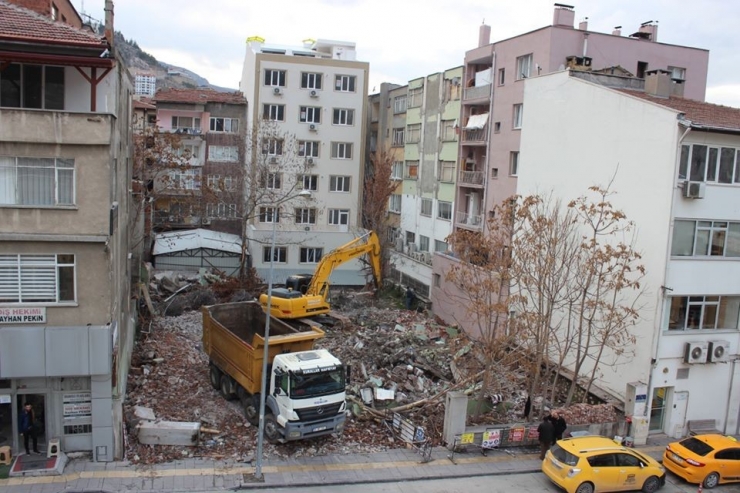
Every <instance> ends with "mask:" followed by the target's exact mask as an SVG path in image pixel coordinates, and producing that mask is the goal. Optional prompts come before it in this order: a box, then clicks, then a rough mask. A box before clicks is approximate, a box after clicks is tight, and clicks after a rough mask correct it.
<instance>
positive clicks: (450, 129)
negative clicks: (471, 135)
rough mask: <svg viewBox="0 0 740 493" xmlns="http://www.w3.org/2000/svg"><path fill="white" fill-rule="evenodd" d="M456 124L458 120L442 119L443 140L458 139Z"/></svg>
mask: <svg viewBox="0 0 740 493" xmlns="http://www.w3.org/2000/svg"><path fill="white" fill-rule="evenodd" d="M456 126H457V120H442V140H444V141H448V142H449V141H454V140H457V132H456V131H455V127H456Z"/></svg>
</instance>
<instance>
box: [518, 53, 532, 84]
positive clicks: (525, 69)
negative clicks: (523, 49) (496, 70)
mask: <svg viewBox="0 0 740 493" xmlns="http://www.w3.org/2000/svg"><path fill="white" fill-rule="evenodd" d="M531 73H532V54H531V53H530V54H529V55H524V56H520V57H518V58H517V59H516V80H521V79H526V78H527V77H530V75H531Z"/></svg>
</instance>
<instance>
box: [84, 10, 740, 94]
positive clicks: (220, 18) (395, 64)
mask: <svg viewBox="0 0 740 493" xmlns="http://www.w3.org/2000/svg"><path fill="white" fill-rule="evenodd" d="M73 3H74V4H75V6H76V7H77V8H78V10H80V11H82V10H84V11H85V12H86V13H88V14H89V15H91V16H92V17H93V18H96V19H99V20H102V19H103V18H104V14H103V5H104V0H73ZM566 3H568V2H566ZM553 4H554V2H553V1H550V0H395V1H390V0H266V1H261V0H210V1H208V0H178V1H173V0H116V1H115V28H116V30H119V31H121V32H123V34H124V36H126V38H127V39H135V40H136V41H137V43H138V44H139V46H141V48H142V49H144V50H145V51H147V52H149V53H151V54H152V55H154V56H155V57H156V58H157V59H158V60H160V61H163V62H166V63H169V64H172V65H178V66H181V67H183V68H186V69H188V70H192V71H193V72H195V73H197V74H198V75H201V76H202V77H205V78H207V79H208V81H209V82H210V83H212V84H216V85H219V86H224V87H231V88H234V89H236V88H238V87H239V80H240V78H241V69H242V63H243V60H244V53H245V47H246V38H247V37H248V36H261V37H263V38H265V40H266V42H267V43H275V44H287V45H300V44H301V41H302V40H303V39H306V38H312V39H317V38H321V39H333V40H341V41H352V42H355V43H356V45H357V59H358V60H361V61H367V62H369V63H370V84H369V87H370V90H371V92H372V90H373V88H376V89H379V86H380V83H381V82H395V83H399V84H406V83H407V82H408V81H409V80H410V79H414V78H416V77H421V76H425V75H428V74H431V73H435V72H440V71H443V70H445V69H448V68H452V67H457V66H459V65H462V64H463V58H464V56H465V51H466V50H469V49H472V48H475V47H476V45H477V43H478V28H479V26H480V24H481V23H482V22H483V21H485V23H486V24H488V25H490V26H491V40H492V41H496V40H500V39H505V38H508V37H511V36H515V35H517V34H521V33H525V32H528V31H531V30H534V29H538V28H541V27H544V26H548V25H551V24H552V17H553V8H554V7H553ZM575 12H576V21H575V23H576V26H577V25H578V22H579V21H581V20H584V18H585V17H588V22H589V30H591V31H597V32H607V33H611V31H612V30H613V28H614V27H615V26H622V34H623V35H629V34H632V33H633V32H636V31H637V29H638V27H639V25H640V24H641V23H643V22H646V21H650V20H652V21H658V26H659V29H658V40H659V41H660V42H663V43H670V44H678V45H684V46H692V47H697V48H704V49H708V50H710V55H709V77H708V81H707V86H708V87H707V101H709V102H712V103H718V104H725V105H729V106H735V107H740V49H739V48H740V46H738V44H740V43H739V42H738V40H740V37H739V36H738V20H739V19H740V2H738V1H737V0H700V1H694V2H688V1H686V0H598V1H594V0H589V1H582V2H579V3H575Z"/></svg>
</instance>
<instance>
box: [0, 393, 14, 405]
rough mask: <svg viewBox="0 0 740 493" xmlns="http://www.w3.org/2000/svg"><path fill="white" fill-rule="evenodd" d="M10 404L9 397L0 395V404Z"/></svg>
mask: <svg viewBox="0 0 740 493" xmlns="http://www.w3.org/2000/svg"><path fill="white" fill-rule="evenodd" d="M10 402H11V401H10V396H9V395H0V404H10Z"/></svg>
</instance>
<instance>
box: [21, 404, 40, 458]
mask: <svg viewBox="0 0 740 493" xmlns="http://www.w3.org/2000/svg"><path fill="white" fill-rule="evenodd" d="M19 421H20V423H19V425H18V429H19V430H20V432H21V435H23V445H24V446H25V447H26V455H31V452H30V451H29V449H28V439H29V438H31V439H32V441H33V453H34V454H40V453H41V452H39V438H38V432H37V429H38V428H37V425H36V415H35V414H34V412H33V407H31V404H26V405H25V406H24V408H23V412H22V413H21V415H20V417H19Z"/></svg>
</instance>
